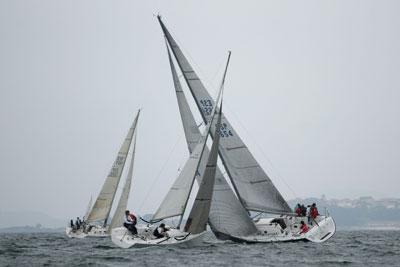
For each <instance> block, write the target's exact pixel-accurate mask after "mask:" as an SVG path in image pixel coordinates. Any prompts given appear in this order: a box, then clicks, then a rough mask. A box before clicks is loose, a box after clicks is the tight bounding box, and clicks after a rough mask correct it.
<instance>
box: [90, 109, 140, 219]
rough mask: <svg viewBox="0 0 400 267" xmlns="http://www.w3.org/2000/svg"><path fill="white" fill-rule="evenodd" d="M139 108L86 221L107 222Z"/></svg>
mask: <svg viewBox="0 0 400 267" xmlns="http://www.w3.org/2000/svg"><path fill="white" fill-rule="evenodd" d="M139 113H140V110H139V112H138V114H137V115H136V117H135V119H134V121H133V123H132V125H131V127H130V129H129V131H128V134H127V136H126V138H125V139H124V142H123V143H122V145H121V147H120V149H119V151H118V154H117V157H116V159H115V161H114V164H113V166H112V168H111V170H110V172H109V174H108V176H107V178H106V180H105V182H104V184H103V187H102V188H101V191H100V193H99V195H98V197H97V199H96V201H95V203H94V205H93V207H92V209H91V211H90V213H89V214H88V218H87V222H88V223H93V222H96V221H104V226H105V225H106V224H107V219H108V216H109V215H110V211H111V207H112V204H113V201H114V197H115V193H116V191H117V189H118V184H119V181H120V179H121V175H122V171H123V169H124V166H125V161H126V158H127V155H128V151H129V148H130V145H131V142H132V137H133V134H134V131H135V128H136V124H137V120H138V116H139Z"/></svg>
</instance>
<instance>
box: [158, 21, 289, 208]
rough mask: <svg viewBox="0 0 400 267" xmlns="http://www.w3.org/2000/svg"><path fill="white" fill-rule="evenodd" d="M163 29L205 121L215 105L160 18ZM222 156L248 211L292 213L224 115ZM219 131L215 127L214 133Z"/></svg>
mask: <svg viewBox="0 0 400 267" xmlns="http://www.w3.org/2000/svg"><path fill="white" fill-rule="evenodd" d="M158 20H159V22H160V25H161V28H162V30H163V32H164V35H165V37H166V39H167V42H168V44H169V46H170V47H171V50H172V52H173V54H174V56H175V59H176V61H177V63H178V65H179V67H180V69H181V71H182V74H183V76H184V78H185V81H186V83H187V84H188V87H189V89H190V91H191V93H192V95H193V97H194V99H195V102H196V104H197V107H198V109H199V111H200V113H201V115H202V117H203V120H204V121H205V122H207V121H209V118H210V116H211V114H212V113H211V110H212V109H213V107H214V106H215V104H214V100H213V99H212V98H211V97H210V95H209V93H208V92H207V90H206V89H205V87H204V85H203V84H202V82H201V80H200V79H199V77H198V76H197V74H196V72H195V71H194V70H193V68H192V67H191V65H190V64H189V62H188V60H187V59H186V57H185V56H184V55H183V53H182V51H181V49H180V48H179V46H178V44H177V43H176V42H175V40H174V39H173V38H172V36H171V34H170V33H169V31H168V30H167V28H166V27H165V25H164V23H163V22H162V21H161V18H160V16H158ZM221 120H222V122H221V123H222V127H221V135H223V137H222V136H221V137H222V138H221V140H220V147H219V153H220V156H221V159H222V162H223V163H224V166H225V169H226V170H227V173H228V176H229V177H230V179H231V180H232V184H233V186H234V188H235V191H236V192H237V194H238V196H239V199H240V201H241V202H242V204H243V205H244V207H245V208H246V209H248V210H255V211H262V212H273V213H291V212H292V211H291V209H290V207H289V205H288V204H287V203H286V201H285V200H284V198H283V197H282V195H281V194H280V193H279V191H278V190H277V189H276V187H275V186H274V185H273V183H272V181H271V179H270V178H269V177H268V175H267V174H266V173H265V171H264V170H263V169H262V168H261V166H260V165H259V164H258V162H257V161H256V160H255V158H254V157H253V155H252V154H251V152H250V151H249V149H248V148H247V146H246V145H245V144H244V143H243V141H242V140H241V138H240V137H239V136H238V134H237V133H236V131H235V130H234V129H233V127H232V126H231V124H230V123H229V121H228V120H227V119H226V117H225V116H224V115H223V114H222V119H221ZM211 132H215V125H212V131H211Z"/></svg>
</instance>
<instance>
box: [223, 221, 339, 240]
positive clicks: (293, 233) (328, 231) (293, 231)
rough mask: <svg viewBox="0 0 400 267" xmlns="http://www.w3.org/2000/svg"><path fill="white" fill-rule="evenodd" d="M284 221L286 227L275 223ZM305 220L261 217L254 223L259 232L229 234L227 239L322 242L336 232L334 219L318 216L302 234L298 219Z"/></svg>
mask: <svg viewBox="0 0 400 267" xmlns="http://www.w3.org/2000/svg"><path fill="white" fill-rule="evenodd" d="M277 219H278V220H281V221H284V222H285V223H286V227H282V224H279V223H276V222H275V221H276V220H277ZM302 220H303V221H304V222H307V220H308V218H307V217H280V218H271V219H261V220H259V221H258V222H257V223H256V226H257V229H258V230H259V232H258V233H257V234H255V235H249V236H230V238H229V239H231V240H232V241H235V242H246V243H271V242H295V241H311V242H315V243H322V242H325V241H327V240H328V239H329V238H331V237H332V236H333V235H334V234H335V232H336V225H335V221H334V220H333V218H332V217H326V216H318V217H317V219H316V220H315V221H314V222H312V224H310V225H309V231H308V232H307V233H304V234H299V232H300V225H299V223H300V221H302Z"/></svg>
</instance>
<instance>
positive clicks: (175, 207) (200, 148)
mask: <svg viewBox="0 0 400 267" xmlns="http://www.w3.org/2000/svg"><path fill="white" fill-rule="evenodd" d="M222 89H223V87H222V86H221V89H220V90H219V92H218V96H217V99H216V102H217V103H218V101H219V99H220V97H221V93H222ZM215 111H216V109H215V108H214V109H213V110H212V116H210V121H209V122H208V126H207V128H206V129H205V134H204V135H202V136H201V137H200V139H199V140H198V143H197V145H196V147H195V149H194V150H193V152H192V153H191V154H190V157H189V159H188V160H187V161H186V163H185V166H184V167H183V169H182V171H181V172H180V174H179V176H178V177H177V178H176V180H175V182H174V184H173V185H172V187H171V188H170V190H169V191H168V193H167V195H166V196H165V198H164V200H163V201H162V202H161V205H160V206H159V208H158V209H157V211H156V213H154V215H153V218H152V219H151V220H152V221H158V220H162V219H165V218H170V217H175V216H179V215H183V213H184V212H185V209H186V205H187V202H188V199H189V196H190V192H191V190H192V187H193V182H194V179H195V177H196V175H198V168H199V165H200V160H201V158H202V156H203V152H204V148H205V147H206V143H207V138H208V133H209V132H210V129H211V127H210V125H212V121H213V120H214V117H215V113H216V112H215Z"/></svg>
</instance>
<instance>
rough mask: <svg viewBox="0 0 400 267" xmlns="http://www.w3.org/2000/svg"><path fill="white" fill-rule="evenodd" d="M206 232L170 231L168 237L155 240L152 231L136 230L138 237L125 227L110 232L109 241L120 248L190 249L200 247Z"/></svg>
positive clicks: (147, 229)
mask: <svg viewBox="0 0 400 267" xmlns="http://www.w3.org/2000/svg"><path fill="white" fill-rule="evenodd" d="M205 233H206V232H205V231H204V232H202V233H200V234H195V235H192V234H189V233H185V232H182V231H180V230H178V229H170V230H169V231H168V237H163V238H155V237H154V236H153V229H150V228H138V235H137V236H132V234H130V233H129V231H128V230H127V229H126V228H125V227H119V228H114V229H112V231H111V240H112V242H113V243H114V244H116V245H117V246H119V247H121V248H130V247H135V248H141V247H151V246H168V245H179V246H185V247H192V246H196V245H200V244H201V243H202V242H203V236H204V234H205Z"/></svg>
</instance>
